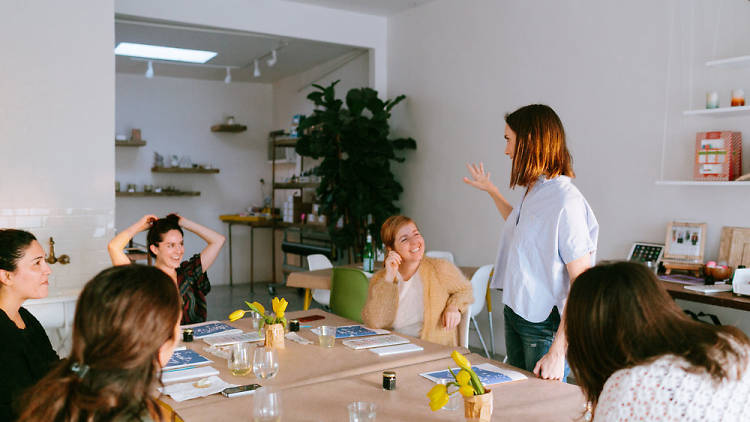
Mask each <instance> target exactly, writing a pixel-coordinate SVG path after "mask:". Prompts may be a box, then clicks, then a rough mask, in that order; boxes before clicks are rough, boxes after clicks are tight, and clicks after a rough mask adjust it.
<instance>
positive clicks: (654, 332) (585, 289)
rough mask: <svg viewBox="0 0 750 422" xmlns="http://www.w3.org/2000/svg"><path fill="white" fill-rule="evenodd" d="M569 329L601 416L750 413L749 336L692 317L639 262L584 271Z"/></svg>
mask: <svg viewBox="0 0 750 422" xmlns="http://www.w3.org/2000/svg"><path fill="white" fill-rule="evenodd" d="M565 330H566V333H567V337H568V361H569V362H570V367H571V370H572V371H573V375H574V376H575V379H576V383H577V384H578V385H579V386H580V387H581V389H582V390H583V393H584V395H585V396H586V399H587V400H588V402H589V403H590V404H591V410H592V411H593V413H594V415H593V416H594V419H595V420H596V421H696V422H697V421H701V422H702V421H747V420H750V400H749V398H750V359H749V356H750V341H749V340H748V338H747V336H746V335H745V334H743V333H742V332H741V331H740V330H739V329H737V328H736V327H729V326H721V327H719V326H714V325H709V324H705V323H702V322H698V321H694V320H692V319H690V318H688V317H687V316H686V315H685V314H684V313H683V311H682V310H681V309H680V308H679V307H678V306H677V304H675V302H674V300H672V298H671V297H670V296H669V294H668V293H667V291H666V290H665V289H664V288H663V287H662V286H661V285H660V283H659V280H658V279H657V278H656V276H655V275H654V274H653V272H651V271H650V270H649V269H648V268H646V267H645V266H643V265H641V264H636V263H632V262H618V263H612V264H606V265H598V266H596V267H594V268H591V269H589V270H587V271H586V272H584V273H583V274H581V275H579V276H578V278H577V279H576V282H575V283H573V287H572V288H571V290H570V295H569V297H568V304H567V306H566V308H565Z"/></svg>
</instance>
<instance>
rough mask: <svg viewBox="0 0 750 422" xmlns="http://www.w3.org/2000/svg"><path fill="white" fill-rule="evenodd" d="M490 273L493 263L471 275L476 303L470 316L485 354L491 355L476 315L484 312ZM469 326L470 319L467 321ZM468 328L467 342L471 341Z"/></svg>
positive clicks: (472, 306) (471, 308)
mask: <svg viewBox="0 0 750 422" xmlns="http://www.w3.org/2000/svg"><path fill="white" fill-rule="evenodd" d="M490 273H492V265H482V266H481V267H479V269H478V270H477V271H476V272H475V273H474V275H473V276H471V287H472V290H473V291H474V303H472V304H471V306H470V307H469V312H468V316H469V319H470V320H471V322H472V323H473V324H474V329H475V330H476V331H477V335H478V336H479V341H480V342H481V343H482V348H483V349H484V354H485V355H487V357H488V358H489V357H490V352H489V351H488V350H487V345H486V344H485V343H484V337H482V332H481V331H479V325H478V324H477V320H476V318H475V317H476V316H477V315H479V313H480V312H482V309H484V305H485V304H486V297H487V285H488V284H489V282H490ZM466 325H467V326H468V325H469V324H468V321H467V323H466ZM465 330H466V344H468V343H469V329H468V327H467V328H466V329H465Z"/></svg>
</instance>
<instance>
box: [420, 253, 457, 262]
mask: <svg viewBox="0 0 750 422" xmlns="http://www.w3.org/2000/svg"><path fill="white" fill-rule="evenodd" d="M425 255H427V256H429V257H430V258H440V259H444V260H446V261H448V262H450V263H451V264H453V265H456V261H454V260H453V253H452V252H448V251H427V252H425Z"/></svg>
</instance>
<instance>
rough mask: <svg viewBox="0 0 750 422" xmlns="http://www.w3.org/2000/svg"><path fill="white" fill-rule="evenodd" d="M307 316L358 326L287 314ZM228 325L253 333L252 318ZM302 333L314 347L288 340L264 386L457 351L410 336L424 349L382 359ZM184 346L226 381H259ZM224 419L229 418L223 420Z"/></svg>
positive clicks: (200, 402) (197, 346)
mask: <svg viewBox="0 0 750 422" xmlns="http://www.w3.org/2000/svg"><path fill="white" fill-rule="evenodd" d="M307 315H323V316H325V319H321V320H317V321H312V322H309V323H307V322H306V323H302V325H311V326H313V327H318V326H321V325H334V326H341V325H352V324H358V323H357V322H354V321H351V320H348V319H346V318H342V317H339V316H336V315H333V314H330V313H327V312H324V311H322V310H319V309H313V310H309V311H296V312H290V313H288V314H287V318H300V317H302V316H307ZM229 324H230V325H232V326H235V327H237V328H240V329H242V330H244V331H249V330H252V326H251V324H252V322H251V321H250V319H249V318H245V319H241V320H239V321H236V322H233V323H229ZM299 334H300V336H302V337H304V338H306V339H308V340H311V341H313V342H314V344H311V345H303V344H299V343H295V342H293V341H291V340H289V339H287V340H286V341H285V345H286V348H285V349H283V350H279V351H278V357H279V368H280V369H279V373H278V374H277V375H276V377H274V378H273V379H271V380H266V381H263V382H262V384H263V385H264V386H268V387H274V388H277V389H281V390H283V389H288V388H293V387H299V386H304V385H308V384H314V383H320V382H326V381H331V380H333V379H337V378H340V377H349V376H355V375H360V374H363V373H369V372H378V371H382V370H384V369H393V368H399V367H402V366H407V365H412V364H415V363H420V362H426V361H431V360H437V359H444V358H446V357H449V356H450V353H451V352H452V351H453V350H454V348H450V347H448V346H442V345H439V344H435V343H430V342H427V341H424V340H420V339H418V338H411V337H410V338H409V339H410V341H411V342H412V343H414V344H417V345H420V346H422V347H423V348H424V350H422V351H419V352H413V353H403V354H396V355H391V356H382V357H381V356H378V355H376V354H374V353H372V352H369V351H367V350H352V349H349V348H348V347H346V346H344V345H343V344H341V340H336V345H335V346H334V347H333V348H331V349H325V348H322V347H320V346H319V345H318V336H317V335H316V334H314V333H312V332H311V331H310V329H309V328H303V329H301V330H300V332H299ZM405 337H408V336H405ZM259 344H260V343H259ZM182 345H184V346H186V347H188V348H190V349H193V350H195V351H196V352H198V353H200V354H202V355H203V356H206V357H208V358H210V359H211V360H213V361H214V363H213V364H211V366H213V367H214V368H216V369H217V370H219V372H220V373H219V377H221V379H223V380H224V381H226V382H229V383H232V384H240V385H242V384H251V383H256V382H258V379H257V378H256V377H255V375H253V374H252V373H251V374H250V375H248V376H244V377H236V376H234V375H232V373H231V372H230V371H229V369H228V368H227V361H226V360H225V359H221V358H218V357H216V356H213V355H211V354H209V353H208V352H206V351H205V350H204V348H205V347H207V344H206V343H204V342H203V341H200V340H196V341H194V342H191V343H183V344H182ZM456 350H459V351H460V352H461V353H469V350H468V349H465V348H462V347H459V348H456ZM162 400H163V401H164V402H165V403H167V404H169V405H170V406H172V408H173V409H175V410H177V411H178V413H181V412H182V410H181V409H184V408H187V407H191V406H201V407H203V406H205V405H208V404H212V403H222V404H226V403H227V400H232V401H234V400H237V398H233V399H227V398H225V397H223V396H221V395H218V394H214V395H211V396H208V397H204V398H201V399H194V400H187V401H184V402H180V403H178V402H175V401H174V400H172V399H171V398H170V397H162ZM194 420H201V419H194ZM202 420H207V419H202ZM222 420H229V419H226V418H222ZM289 420H292V419H289Z"/></svg>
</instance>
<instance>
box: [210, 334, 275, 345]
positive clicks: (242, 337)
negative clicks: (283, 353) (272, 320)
mask: <svg viewBox="0 0 750 422" xmlns="http://www.w3.org/2000/svg"><path fill="white" fill-rule="evenodd" d="M265 338H266V336H264V335H262V334H258V332H257V331H251V332H249V333H240V334H229V335H216V336H208V337H204V338H203V339H202V340H203V341H204V342H205V343H207V344H208V345H209V346H226V345H229V344H235V343H249V342H253V341H260V340H264V339H265Z"/></svg>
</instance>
